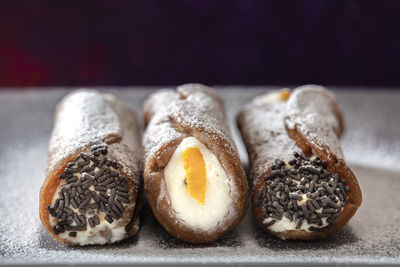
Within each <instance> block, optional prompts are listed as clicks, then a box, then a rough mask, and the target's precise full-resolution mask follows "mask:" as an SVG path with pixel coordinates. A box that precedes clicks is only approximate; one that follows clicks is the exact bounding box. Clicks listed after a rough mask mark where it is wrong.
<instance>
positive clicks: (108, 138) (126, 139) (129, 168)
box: [39, 91, 142, 245]
mask: <svg viewBox="0 0 400 267" xmlns="http://www.w3.org/2000/svg"><path fill="white" fill-rule="evenodd" d="M77 95H79V96H77ZM77 97H79V98H83V99H86V98H87V99H89V98H92V97H96V98H100V99H101V98H104V99H103V100H104V103H103V104H104V105H107V106H108V107H109V108H111V110H112V111H113V112H114V113H115V114H116V115H117V118H118V121H117V122H116V123H117V124H118V127H119V129H120V132H119V133H115V132H113V131H109V132H107V131H104V127H103V126H104V125H102V123H107V121H104V122H99V121H98V120H90V118H86V117H87V116H90V114H85V113H83V112H82V113H81V112H77V113H75V114H72V115H71V116H74V117H73V119H74V120H80V119H82V121H85V122H86V123H88V124H89V125H88V127H89V128H91V129H93V130H94V132H101V131H104V133H102V134H101V135H100V134H97V135H94V136H92V137H91V136H84V135H85V133H80V132H76V133H75V134H74V135H73V136H63V133H62V131H58V130H57V129H56V128H57V127H60V125H61V124H68V121H66V120H65V116H68V114H65V113H68V112H69V110H71V107H70V106H69V105H75V104H72V103H71V98H77ZM83 102H85V101H82V103H83ZM92 108H93V109H94V112H101V111H103V107H102V106H97V107H96V106H93V107H92ZM74 112H75V111H74ZM60 113H63V114H62V116H61V118H60ZM64 120H65V121H64ZM67 126H68V125H67ZM139 134H140V131H139V128H138V124H137V121H136V116H135V114H134V113H133V112H132V110H131V109H130V108H129V107H128V106H127V105H125V104H124V103H122V102H120V101H119V100H117V99H115V98H114V97H112V96H110V95H107V96H106V97H105V96H104V95H102V94H100V93H97V92H92V91H77V92H73V93H71V94H69V95H68V96H66V97H65V98H64V99H63V101H62V102H61V103H60V104H59V105H58V106H57V109H56V114H55V129H54V130H53V133H52V139H51V142H50V151H49V161H48V165H47V175H46V178H45V180H44V182H43V185H42V187H41V190H40V196H39V214H40V219H41V221H42V224H43V226H44V227H45V229H46V230H47V231H48V232H49V234H50V235H51V236H52V237H53V238H54V239H56V240H57V241H59V242H60V243H67V244H70V245H79V243H72V242H69V241H68V240H65V239H63V238H61V237H60V236H59V235H56V234H55V233H54V232H53V231H52V229H51V228H52V227H51V225H50V221H49V212H48V210H47V209H46V207H47V206H49V205H51V203H52V200H53V196H54V194H55V192H56V190H57V188H58V185H59V183H60V181H61V180H60V179H58V175H59V174H62V173H63V172H64V169H65V168H66V167H67V164H68V163H69V162H71V161H72V160H73V159H74V158H75V157H76V156H78V155H79V154H80V153H81V152H88V151H90V146H92V145H93V144H97V143H106V144H107V145H108V154H107V158H109V159H110V160H113V161H116V162H117V163H118V164H119V166H120V170H121V174H122V175H123V176H125V177H126V178H127V185H126V187H127V188H128V190H129V193H130V195H131V197H130V205H131V204H133V203H135V205H133V206H129V207H128V208H127V209H126V210H125V211H124V212H123V214H122V215H121V218H123V220H124V221H125V222H126V223H127V224H129V223H130V224H131V225H132V227H131V228H130V230H129V232H127V233H126V234H125V238H127V237H129V236H132V235H134V234H135V233H136V232H137V231H138V229H139V217H138V210H139V209H140V203H139V201H140V199H139V198H140V196H139V191H140V187H141V184H142V178H141V162H140V157H141V144H140V135H139ZM84 139H87V140H84ZM74 142H75V143H76V144H72V143H74ZM70 143H71V146H75V147H74V149H73V150H70V151H73V152H72V153H69V152H70V151H68V152H66V149H65V146H68V144H70ZM62 153H65V155H60V154H62ZM55 159H56V160H55Z"/></svg>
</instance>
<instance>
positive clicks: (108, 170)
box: [46, 144, 130, 237]
mask: <svg viewBox="0 0 400 267" xmlns="http://www.w3.org/2000/svg"><path fill="white" fill-rule="evenodd" d="M90 149H91V153H92V154H91V155H90V154H87V153H83V152H82V153H80V154H79V156H77V157H76V158H75V159H74V160H73V161H72V162H69V163H68V164H67V167H66V168H65V170H64V173H61V174H59V175H58V178H59V179H64V180H65V182H66V184H65V185H63V186H62V188H61V190H60V192H59V194H58V198H57V199H56V200H55V202H54V205H53V206H48V207H46V209H47V210H48V211H49V214H50V215H51V216H52V217H55V218H57V219H58V222H57V225H56V226H54V227H52V231H53V232H54V233H55V234H56V235H58V234H60V233H62V232H64V231H70V232H69V236H71V237H76V236H77V232H76V231H85V230H87V225H89V226H90V227H91V228H94V227H96V225H99V224H100V217H99V212H105V213H106V215H105V217H104V219H105V220H106V221H107V222H108V223H110V224H111V223H113V221H114V219H116V220H118V219H119V218H120V217H121V215H122V213H123V212H124V211H125V208H126V207H125V206H124V205H126V204H128V203H129V198H130V194H129V190H128V188H127V187H126V184H127V179H126V177H124V176H123V175H121V174H120V167H119V165H118V163H117V162H114V161H111V160H109V159H107V158H106V157H105V155H107V151H108V150H107V145H106V144H99V145H93V146H92V147H91V148H90ZM96 167H97V169H96ZM79 177H81V178H79ZM124 203H125V204H124ZM76 209H78V211H76ZM85 214H88V216H89V215H90V216H92V217H90V218H87V217H86V215H85Z"/></svg>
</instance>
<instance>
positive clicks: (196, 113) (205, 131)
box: [143, 84, 248, 243]
mask: <svg viewBox="0 0 400 267" xmlns="http://www.w3.org/2000/svg"><path fill="white" fill-rule="evenodd" d="M143 116H144V119H145V122H146V123H147V129H146V131H145V134H144V152H145V159H144V185H145V190H146V196H147V200H148V202H149V204H150V207H151V209H152V210H153V214H154V215H155V217H156V218H157V220H158V221H159V222H160V223H161V225H162V226H163V227H164V228H165V229H166V230H167V231H168V232H170V233H171V234H172V235H174V236H176V237H178V238H180V239H182V240H184V241H186V242H190V243H208V242H212V241H214V240H217V239H218V238H220V237H221V236H222V235H223V234H225V233H226V232H228V231H229V230H231V229H232V228H233V227H234V226H235V225H237V224H238V223H239V222H240V221H241V220H242V218H243V216H244V215H245V213H246V210H247V206H248V195H247V191H248V187H247V180H246V176H245V173H244V171H243V168H242V165H241V163H240V159H239V157H238V154H237V151H236V148H235V145H234V143H233V141H232V139H231V137H230V133H229V129H228V125H227V122H226V117H225V112H224V107H223V102H222V99H221V98H220V97H219V96H218V95H217V94H216V92H215V91H213V90H212V89H210V88H208V87H206V86H203V85H199V84H187V85H183V86H180V87H178V89H177V90H176V91H175V90H163V91H158V92H155V93H154V94H152V95H151V96H150V97H149V98H148V99H147V101H146V102H145V104H144V109H143Z"/></svg>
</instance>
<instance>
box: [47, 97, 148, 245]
mask: <svg viewBox="0 0 400 267" xmlns="http://www.w3.org/2000/svg"><path fill="white" fill-rule="evenodd" d="M140 159H141V140H140V133H139V128H138V125H137V121H136V117H135V114H134V113H133V112H132V110H131V109H130V108H129V107H128V106H127V105H126V104H124V103H123V102H121V101H119V100H118V99H116V98H115V97H114V96H112V95H110V94H103V93H99V92H95V91H89V90H78V91H75V92H72V93H70V94H68V95H67V96H66V97H65V98H64V99H63V100H62V101H61V102H60V103H59V105H58V106H57V109H56V113H55V121H54V129H53V132H52V136H51V140H50V145H49V158H48V165H47V171H46V179H45V181H44V183H43V185H42V188H41V191H40V219H41V221H42V223H43V225H44V227H45V228H46V230H47V231H48V232H49V233H50V234H51V236H53V237H54V238H55V239H56V240H57V241H59V242H61V243H66V244H70V245H80V246H83V245H95V244H111V243H115V242H118V241H121V240H122V239H124V238H127V237H130V236H132V235H134V234H135V233H136V232H137V231H138V229H139V217H138V211H139V209H140V205H139V202H138V201H139V189H140V187H141V183H142V182H141V165H140V164H141V160H140Z"/></svg>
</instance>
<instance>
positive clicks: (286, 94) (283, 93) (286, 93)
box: [280, 89, 290, 101]
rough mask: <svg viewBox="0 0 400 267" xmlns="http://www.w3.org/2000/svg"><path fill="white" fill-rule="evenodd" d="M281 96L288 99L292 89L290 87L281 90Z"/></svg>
mask: <svg viewBox="0 0 400 267" xmlns="http://www.w3.org/2000/svg"><path fill="white" fill-rule="evenodd" d="M280 96H281V99H282V100H283V101H287V100H288V99H289V97H290V91H289V90H288V89H283V90H281V91H280Z"/></svg>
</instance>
